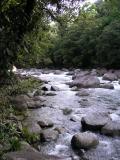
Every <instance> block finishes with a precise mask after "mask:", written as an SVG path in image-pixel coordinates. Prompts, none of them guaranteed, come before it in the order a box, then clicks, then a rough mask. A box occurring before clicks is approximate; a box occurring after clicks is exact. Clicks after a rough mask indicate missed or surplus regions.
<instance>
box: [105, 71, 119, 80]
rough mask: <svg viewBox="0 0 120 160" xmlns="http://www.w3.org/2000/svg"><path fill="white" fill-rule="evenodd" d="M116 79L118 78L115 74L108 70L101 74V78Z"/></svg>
mask: <svg viewBox="0 0 120 160" xmlns="http://www.w3.org/2000/svg"><path fill="white" fill-rule="evenodd" d="M117 79H118V78H117V76H116V75H115V74H114V73H110V72H108V73H105V74H104V75H103V80H108V81H115V80H117Z"/></svg>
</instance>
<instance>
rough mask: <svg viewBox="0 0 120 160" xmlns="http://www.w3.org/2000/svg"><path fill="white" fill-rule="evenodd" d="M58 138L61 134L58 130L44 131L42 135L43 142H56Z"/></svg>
mask: <svg viewBox="0 0 120 160" xmlns="http://www.w3.org/2000/svg"><path fill="white" fill-rule="evenodd" d="M58 136H59V132H58V131H57V130H52V129H46V130H43V131H42V132H41V134H40V137H41V142H50V141H56V140H57V138H58Z"/></svg>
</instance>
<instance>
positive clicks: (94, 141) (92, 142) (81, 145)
mask: <svg viewBox="0 0 120 160" xmlns="http://www.w3.org/2000/svg"><path fill="white" fill-rule="evenodd" d="M71 144H72V147H73V148H74V149H91V148H94V147H96V146H97V145H98V144H99V140H98V137H97V136H96V135H95V134H94V133H91V132H83V133H78V134H75V135H74V136H73V137H72V140H71Z"/></svg>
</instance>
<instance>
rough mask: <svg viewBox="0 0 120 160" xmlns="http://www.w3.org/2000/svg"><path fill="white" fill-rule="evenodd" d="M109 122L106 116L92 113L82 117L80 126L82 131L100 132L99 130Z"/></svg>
mask: <svg viewBox="0 0 120 160" xmlns="http://www.w3.org/2000/svg"><path fill="white" fill-rule="evenodd" d="M109 120H110V117H108V115H106V114H101V113H93V114H88V115H86V116H85V117H82V119H81V124H82V129H83V130H94V131H97V130H98V131H100V130H101V128H102V127H103V126H104V125H105V124H106V123H107V122H108V121H109Z"/></svg>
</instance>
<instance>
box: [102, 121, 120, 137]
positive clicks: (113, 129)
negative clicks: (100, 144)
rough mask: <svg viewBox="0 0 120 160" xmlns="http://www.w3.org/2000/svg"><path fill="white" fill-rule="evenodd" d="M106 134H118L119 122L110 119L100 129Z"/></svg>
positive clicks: (119, 129) (119, 132) (119, 134)
mask: <svg viewBox="0 0 120 160" xmlns="http://www.w3.org/2000/svg"><path fill="white" fill-rule="evenodd" d="M101 132H102V133H103V134H105V135H108V136H120V122H115V121H110V122H108V123H107V124H106V125H105V126H104V127H103V128H102V130H101Z"/></svg>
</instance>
